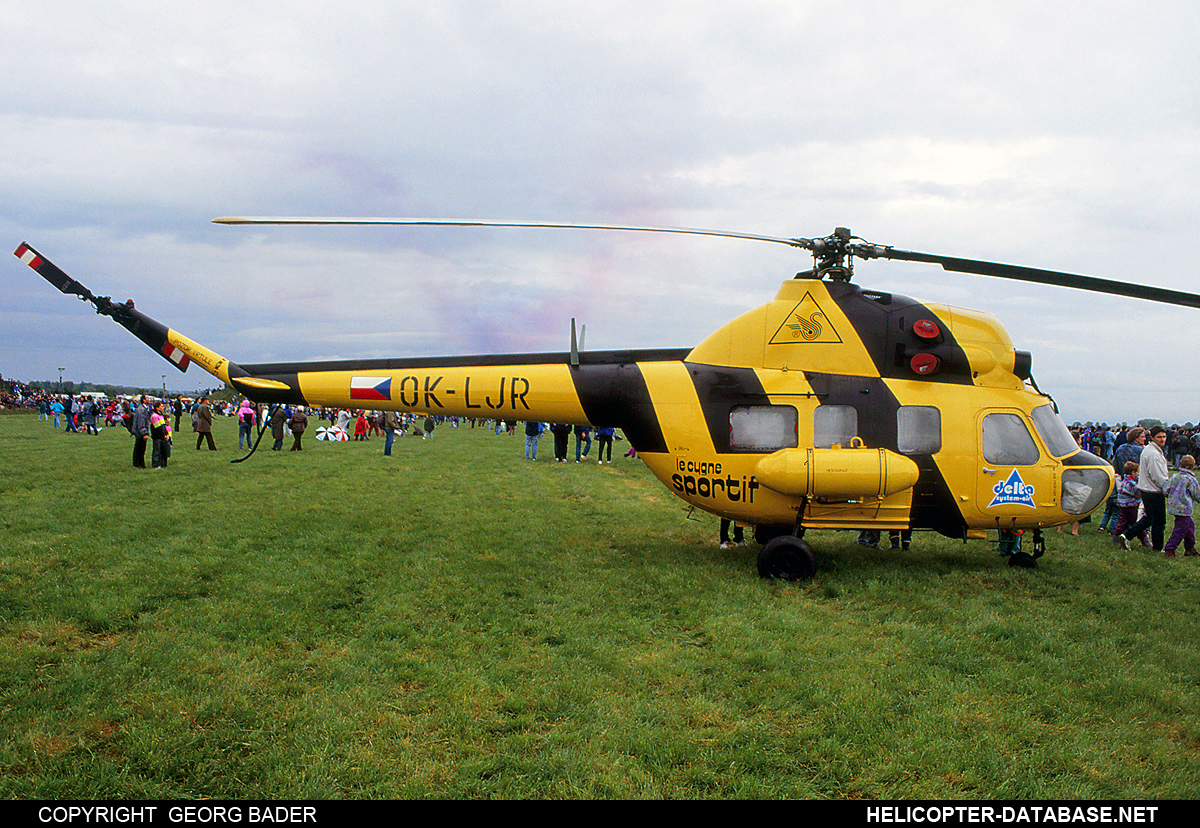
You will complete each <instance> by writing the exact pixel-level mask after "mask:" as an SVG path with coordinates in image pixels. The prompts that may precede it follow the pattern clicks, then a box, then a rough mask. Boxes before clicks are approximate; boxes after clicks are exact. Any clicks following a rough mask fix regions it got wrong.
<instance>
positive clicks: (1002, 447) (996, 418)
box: [983, 413, 1041, 466]
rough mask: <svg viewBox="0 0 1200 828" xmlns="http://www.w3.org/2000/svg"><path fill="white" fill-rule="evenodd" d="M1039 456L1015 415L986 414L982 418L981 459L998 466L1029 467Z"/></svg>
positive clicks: (1031, 439)
mask: <svg viewBox="0 0 1200 828" xmlns="http://www.w3.org/2000/svg"><path fill="white" fill-rule="evenodd" d="M1040 457H1041V454H1040V453H1039V452H1038V447H1037V443H1035V442H1033V437H1032V436H1031V435H1030V434H1029V429H1028V428H1027V427H1026V426H1025V421H1024V420H1022V419H1021V418H1020V417H1018V416H1017V415H1016V414H999V413H997V414H988V415H987V416H986V417H984V418H983V459H984V460H986V461H987V462H989V463H995V464H996V465H998V466H1029V465H1032V464H1034V463H1036V462H1037V461H1038V459H1039V458H1040Z"/></svg>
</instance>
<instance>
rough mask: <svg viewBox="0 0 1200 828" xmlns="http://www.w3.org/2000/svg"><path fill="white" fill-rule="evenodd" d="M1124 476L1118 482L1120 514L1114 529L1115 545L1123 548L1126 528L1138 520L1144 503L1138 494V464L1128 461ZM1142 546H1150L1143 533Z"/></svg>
mask: <svg viewBox="0 0 1200 828" xmlns="http://www.w3.org/2000/svg"><path fill="white" fill-rule="evenodd" d="M1123 471H1124V474H1123V475H1121V479H1120V480H1118V481H1117V508H1118V509H1119V510H1120V514H1119V516H1118V517H1117V525H1116V528H1115V529H1113V543H1114V544H1115V545H1117V546H1121V545H1122V543H1121V533H1122V532H1124V531H1125V527H1127V526H1133V524H1135V523H1137V519H1138V506H1139V505H1140V504H1141V502H1142V496H1141V495H1140V494H1138V487H1137V481H1138V464H1137V463H1135V462H1134V461H1132V460H1129V461H1126V463H1125V468H1124V470H1123ZM1142 544H1143V545H1144V546H1149V545H1150V541H1149V539H1148V538H1147V537H1146V536H1145V533H1144V532H1143V533H1142Z"/></svg>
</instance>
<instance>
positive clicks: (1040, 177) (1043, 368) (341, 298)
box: [0, 0, 1200, 422]
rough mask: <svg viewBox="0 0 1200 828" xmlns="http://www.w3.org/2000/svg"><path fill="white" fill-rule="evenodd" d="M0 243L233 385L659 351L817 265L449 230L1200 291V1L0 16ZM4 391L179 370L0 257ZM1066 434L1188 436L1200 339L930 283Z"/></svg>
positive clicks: (910, 277) (798, 1)
mask: <svg viewBox="0 0 1200 828" xmlns="http://www.w3.org/2000/svg"><path fill="white" fill-rule="evenodd" d="M0 9H3V10H4V11H5V12H7V14H6V15H5V19H6V20H7V21H8V23H9V25H8V26H7V27H6V30H7V35H6V38H5V41H6V42H5V47H4V49H3V50H0V89H3V101H4V103H3V105H2V106H0V135H3V142H4V147H5V151H4V152H3V154H0V231H2V232H0V238H5V237H6V238H7V239H8V243H9V247H10V249H15V248H16V246H17V244H18V243H20V242H21V241H28V242H29V243H30V244H31V245H33V246H34V247H36V248H38V249H39V250H40V251H41V252H42V253H43V254H45V255H46V256H47V257H48V258H50V259H51V260H52V261H54V262H55V263H56V264H57V265H59V266H60V267H62V268H63V269H64V270H65V271H67V272H68V273H69V274H71V275H72V276H74V277H75V278H76V279H78V280H79V281H81V282H82V283H83V284H85V285H86V286H88V287H89V288H91V289H92V290H93V291H94V292H95V293H97V294H100V295H111V296H113V298H114V299H119V300H123V299H125V298H130V297H132V298H134V299H135V300H136V302H137V305H138V308H139V309H140V310H142V311H143V312H144V313H147V314H148V315H150V316H151V317H153V318H155V319H157V320H159V321H160V322H163V323H164V324H167V325H169V326H171V327H173V328H175V329H177V330H179V331H180V332H182V333H184V334H186V335H188V336H190V337H192V338H193V339H196V340H198V341H200V342H203V343H204V344H206V345H209V346H210V347H212V348H213V349H214V350H216V351H218V352H219V353H221V354H223V355H225V356H228V357H229V358H231V359H233V360H235V361H240V362H267V361H275V360H307V359H323V358H353V357H378V356H402V355H410V354H411V355H430V354H461V353H485V352H492V351H499V352H522V351H541V350H566V349H567V348H568V346H569V334H570V328H569V325H570V318H571V317H576V318H577V319H578V320H579V322H580V323H582V324H586V325H587V339H586V345H587V347H588V348H589V349H612V348H624V347H656V346H664V347H685V346H691V345H694V344H696V343H698V342H699V341H700V340H701V339H703V338H704V337H705V336H706V335H707V334H708V333H710V332H711V331H712V330H714V329H715V328H717V327H718V326H720V325H721V324H723V323H724V322H725V321H727V320H728V319H730V318H732V317H734V316H736V315H737V314H740V313H742V312H743V311H745V310H748V309H750V308H752V307H754V306H756V305H759V304H761V303H762V302H765V301H768V300H769V299H771V298H772V297H773V296H774V294H775V292H776V291H777V290H778V287H779V283H780V282H781V281H782V280H784V279H786V278H789V277H790V276H791V275H792V274H794V273H795V272H796V271H798V270H802V269H804V268H805V267H807V266H808V265H809V264H810V261H811V260H810V259H809V258H808V257H807V256H806V254H804V253H803V252H801V251H797V250H793V249H790V248H787V247H784V246H782V245H772V244H763V243H756V242H750V241H736V240H721V239H705V238H698V237H690V236H665V235H650V234H631V233H612V232H584V231H561V230H497V229H491V230H484V229H455V228H438V229H411V228H396V227H387V228H378V227H377V228H348V227H333V228H311V227H260V228H253V227H226V226H220V225H215V224H212V223H211V219H212V218H214V217H216V216H223V215H317V216H331V215H350V216H449V217H463V218H495V219H532V220H551V221H564V222H592V223H609V224H618V223H619V224H628V223H633V224H651V225H668V226H685V227H704V228H715V229H722V230H735V231H742V232H749V233H761V234H766V235H772V236H789V237H790V236H808V237H812V236H821V235H826V234H828V233H829V232H831V231H832V230H833V228H834V227H836V226H848V227H850V228H852V229H853V231H854V232H855V233H856V234H858V235H860V236H863V237H864V238H866V239H868V240H870V241H872V242H876V243H880V244H888V245H894V246H896V247H900V248H905V249H909V250H920V251H924V252H929V253H937V254H943V255H949V256H960V257H967V258H980V259H985V260H990V261H1001V262H1009V263H1014V264H1022V265H1027V266H1031V267H1039V268H1047V269H1055V270H1065V271H1069V272H1074V273H1083V274H1089V275H1094V276H1100V277H1104V278H1109V279H1119V280H1129V281H1138V282H1144V283H1148V284H1154V285H1159V286H1163V287H1169V288H1175V289H1178V290H1185V291H1190V292H1200V280H1198V279H1197V278H1196V276H1195V274H1196V273H1197V262H1196V259H1195V257H1194V254H1195V253H1196V250H1197V246H1196V244H1195V237H1196V232H1195V231H1196V227H1197V218H1198V216H1200V210H1198V209H1197V205H1198V201H1200V130H1198V128H1197V127H1198V124H1200V89H1198V86H1200V45H1198V44H1200V5H1198V4H1197V3H1196V2H1195V0H1165V1H1162V2H1157V3H1153V4H1134V3H1129V2H1127V0H1126V1H1125V2H1108V1H1107V0H1100V1H1099V2H1098V1H1097V0H1089V2H1053V0H1049V2H1047V0H1039V2H1025V1H1024V0H1004V2H996V3H973V4H964V3H961V2H919V3H905V2H884V0H877V1H876V0H860V1H859V2H855V1H854V0H850V2H840V3H828V2H808V0H786V1H784V2H772V1H769V0H763V2H754V0H742V2H739V3H725V2H721V3H717V2H703V1H702V0H691V2H686V3H684V2H678V3H676V2H668V3H656V2H648V0H637V2H588V3H573V2H562V0H559V1H558V2H519V3H518V2H514V3H501V2H444V1H441V0H424V2H420V3H410V2H397V0H388V1H387V2H376V1H375V0H359V2H355V3H341V4H335V3H317V2H304V0H299V1H298V2H297V0H293V2H289V3H287V4H283V3H275V2H271V3H259V2H254V0H239V2H223V1H221V2H214V1H213V0H201V1H200V2H194V3H187V4H178V3H171V4H164V3H160V2H123V1H122V0H113V1H112V2H108V3H102V4H100V3H92V2H71V1H70V0H59V2H53V3H45V4H40V5H38V4H33V5H31V4H28V3H21V4H19V5H18V4H17V3H16V2H15V1H14V0H0ZM0 272H3V273H4V276H3V278H4V285H5V290H4V297H5V300H6V301H5V302H4V304H3V308H2V310H0V373H3V374H4V376H6V377H17V378H20V379H27V380H28V379H47V378H57V376H58V369H59V367H60V366H61V367H62V368H63V369H64V370H63V376H64V378H66V379H73V380H80V381H81V380H91V381H102V382H114V383H121V384H139V385H151V386H157V385H161V383H162V379H161V376H162V374H164V373H165V374H167V378H166V381H167V386H168V387H169V388H171V389H180V390H189V389H194V388H196V387H198V385H203V386H207V385H208V384H209V378H208V375H206V374H204V373H203V372H201V371H200V370H199V369H198V368H196V367H193V368H192V369H191V370H189V372H188V373H187V374H179V373H178V372H177V371H175V369H174V368H172V367H171V366H170V365H169V364H168V363H166V362H165V361H163V360H162V359H160V358H159V357H157V356H155V355H154V354H153V353H152V352H151V351H150V350H149V349H147V348H146V347H145V346H144V345H142V344H141V343H140V342H138V341H137V340H136V339H134V338H133V337H132V336H130V335H129V334H128V333H126V332H125V331H124V330H122V329H121V328H119V327H118V326H116V325H114V324H113V323H111V322H110V321H108V320H105V319H98V318H96V317H95V315H94V314H93V313H91V312H90V311H89V308H90V306H89V305H85V304H83V303H80V302H78V301H77V300H74V299H71V298H68V297H65V296H62V295H61V294H59V293H58V292H57V291H55V290H54V289H53V288H52V287H51V286H50V285H49V284H47V283H46V282H44V281H43V280H41V279H40V278H38V277H37V276H36V274H34V273H33V272H32V271H30V270H29V269H28V268H27V267H25V266H24V265H22V264H21V263H20V262H19V261H18V260H17V259H16V258H10V260H9V263H8V264H7V265H4V266H3V271H0ZM856 281H858V282H859V283H860V284H863V285H866V286H869V287H871V288H873V289H877V290H887V291H894V292H897V293H903V294H906V295H909V296H913V297H915V298H918V299H922V300H926V301H932V302H942V303H946V304H951V305H960V306H963V307H968V308H974V309H978V310H984V311H988V312H991V313H994V314H996V315H997V316H998V317H999V318H1000V320H1001V321H1002V322H1003V323H1004V324H1005V326H1006V327H1007V328H1008V330H1009V332H1010V333H1011V334H1012V337H1013V340H1014V342H1015V344H1016V347H1017V348H1020V349H1022V350H1028V351H1031V352H1032V353H1033V370H1034V376H1035V378H1036V379H1037V382H1038V385H1039V386H1040V387H1041V388H1042V390H1043V391H1046V392H1048V393H1050V394H1051V395H1053V396H1054V398H1055V399H1056V400H1057V401H1058V403H1059V406H1060V408H1061V410H1062V413H1063V416H1064V418H1065V419H1066V420H1067V421H1068V422H1071V421H1074V420H1096V421H1100V420H1106V421H1114V420H1134V419H1138V418H1140V417H1145V416H1150V417H1159V418H1163V419H1166V420H1170V421H1178V422H1183V421H1187V420H1190V421H1200V393H1198V392H1197V390H1196V387H1197V383H1196V382H1195V381H1194V379H1193V377H1194V375H1195V374H1196V372H1195V371H1194V370H1193V369H1192V366H1193V365H1195V364H1197V351H1198V350H1200V348H1197V345H1198V344H1200V337H1198V336H1197V335H1196V332H1197V330H1200V328H1198V325H1200V311H1198V310H1188V309H1183V308H1173V307H1169V306H1165V305H1157V304H1153V303H1149V302H1145V301H1140V300H1133V299H1121V298H1117V297H1106V296H1095V295H1090V294H1084V293H1080V292H1078V291H1073V290H1067V289H1062V288H1051V287H1041V286H1034V285H1027V284H1022V283H1016V282H1009V281H1007V280H997V279H989V278H986V277H980V276H969V275H954V274H947V273H945V272H943V271H942V270H941V269H940V268H937V267H935V266H930V265H919V264H910V263H889V262H867V263H859V264H858V265H857V267H856Z"/></svg>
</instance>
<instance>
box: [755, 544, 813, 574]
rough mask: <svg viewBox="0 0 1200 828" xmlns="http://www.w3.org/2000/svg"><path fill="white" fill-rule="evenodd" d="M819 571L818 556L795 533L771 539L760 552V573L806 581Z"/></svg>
mask: <svg viewBox="0 0 1200 828" xmlns="http://www.w3.org/2000/svg"><path fill="white" fill-rule="evenodd" d="M816 571H817V561H816V557H815V556H814V555H813V551H812V549H811V548H810V547H809V545H808V544H807V543H805V542H804V541H802V540H800V539H799V538H797V537H795V536H794V535H780V536H779V537H777V538H773V539H772V540H770V541H769V542H768V543H767V545H766V546H764V547H763V548H762V551H761V552H759V553H758V574H759V576H760V577H762V578H777V579H779V580H781V581H805V580H808V579H809V578H811V577H812V576H813V574H814V573H815V572H816Z"/></svg>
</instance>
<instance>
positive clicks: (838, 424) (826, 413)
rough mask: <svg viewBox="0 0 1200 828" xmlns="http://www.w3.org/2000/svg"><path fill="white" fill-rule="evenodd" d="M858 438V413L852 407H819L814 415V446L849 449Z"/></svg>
mask: <svg viewBox="0 0 1200 828" xmlns="http://www.w3.org/2000/svg"><path fill="white" fill-rule="evenodd" d="M857 436H858V411H857V410H856V409H855V408H854V406H852V405H819V406H817V408H816V413H815V414H814V415H813V445H814V446H815V447H816V448H833V446H834V444H835V443H836V444H837V445H839V446H843V447H846V448H848V447H849V446H850V441H851V440H853V439H854V438H855V437H857Z"/></svg>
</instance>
